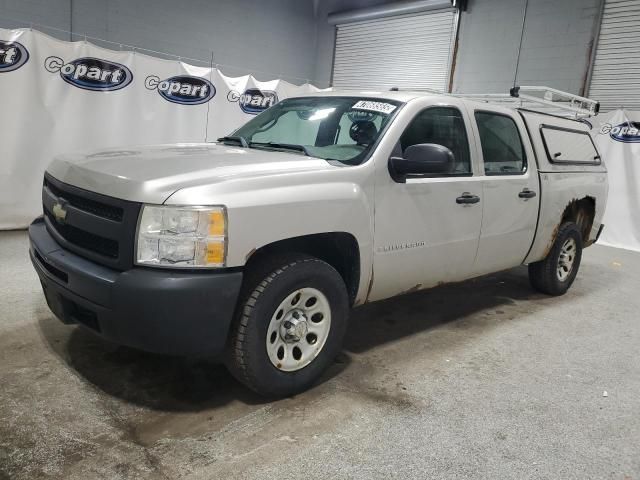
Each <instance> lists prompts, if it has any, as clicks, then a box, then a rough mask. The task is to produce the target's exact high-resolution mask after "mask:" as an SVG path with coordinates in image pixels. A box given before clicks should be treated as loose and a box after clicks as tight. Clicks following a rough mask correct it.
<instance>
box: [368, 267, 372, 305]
mask: <svg viewBox="0 0 640 480" xmlns="http://www.w3.org/2000/svg"><path fill="white" fill-rule="evenodd" d="M372 288H373V267H372V268H371V278H370V279H369V286H368V287H367V299H366V301H369V295H371V289H372Z"/></svg>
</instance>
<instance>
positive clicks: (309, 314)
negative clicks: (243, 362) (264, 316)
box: [266, 287, 331, 372]
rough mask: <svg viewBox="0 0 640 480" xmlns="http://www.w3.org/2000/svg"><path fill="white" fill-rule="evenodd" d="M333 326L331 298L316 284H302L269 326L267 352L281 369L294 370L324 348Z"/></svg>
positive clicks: (274, 363)
mask: <svg viewBox="0 0 640 480" xmlns="http://www.w3.org/2000/svg"><path fill="white" fill-rule="evenodd" d="M330 329H331V308H330V305H329V300H327V297H325V295H324V294H323V293H322V292H321V291H320V290H316V289H315V288H310V287H305V288H300V289H298V290H296V291H294V292H292V293H290V294H289V295H287V297H286V298H285V299H284V300H283V301H282V302H280V305H278V308H276V310H275V312H273V315H272V317H271V321H270V322H269V328H267V338H266V346H267V355H268V356H269V360H270V361H271V363H272V364H273V366H274V367H276V368H277V369H278V370H282V371H284V372H295V371H296V370H300V369H302V368H304V367H306V366H307V365H309V364H310V363H311V362H312V361H313V360H314V359H315V358H316V357H317V356H318V355H319V354H320V352H321V351H322V348H323V347H324V344H325V343H326V341H327V337H328V336H329V330H330Z"/></svg>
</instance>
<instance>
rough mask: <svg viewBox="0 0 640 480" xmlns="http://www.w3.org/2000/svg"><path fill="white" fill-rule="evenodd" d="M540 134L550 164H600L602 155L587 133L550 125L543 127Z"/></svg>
mask: <svg viewBox="0 0 640 480" xmlns="http://www.w3.org/2000/svg"><path fill="white" fill-rule="evenodd" d="M540 132H541V133H542V140H543V142H544V147H545V149H546V150H547V157H548V158H549V161H550V162H552V163H586V164H591V165H599V164H600V155H598V151H597V150H596V147H595V145H594V144H593V140H592V139H591V135H589V134H588V133H587V132H582V131H580V130H571V129H568V128H560V127H553V126H550V125H543V126H542V127H541V128H540Z"/></svg>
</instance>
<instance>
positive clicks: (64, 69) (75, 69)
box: [44, 57, 133, 92]
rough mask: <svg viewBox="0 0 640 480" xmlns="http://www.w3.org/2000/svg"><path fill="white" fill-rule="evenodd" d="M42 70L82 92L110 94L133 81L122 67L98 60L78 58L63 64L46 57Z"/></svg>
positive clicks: (55, 59) (56, 59)
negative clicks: (58, 75)
mask: <svg viewBox="0 0 640 480" xmlns="http://www.w3.org/2000/svg"><path fill="white" fill-rule="evenodd" d="M44 68H45V69H46V70H47V71H48V72H51V73H58V72H59V73H60V77H61V78H62V79H63V80H64V81H65V82H67V83H69V84H71V85H73V86H74V87H78V88H83V89H84V90H93V91H102V92H112V91H114V90H120V89H122V88H124V87H126V86H127V85H129V84H130V83H131V82H132V81H133V73H131V70H129V69H128V68H127V67H125V66H124V65H120V64H119V63H115V62H110V61H108V60H101V59H99V58H92V57H85V58H78V59H77V60H73V61H72V62H69V63H65V61H64V60H62V59H61V58H60V57H48V58H47V59H46V60H45V61H44Z"/></svg>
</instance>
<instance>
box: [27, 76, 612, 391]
mask: <svg viewBox="0 0 640 480" xmlns="http://www.w3.org/2000/svg"><path fill="white" fill-rule="evenodd" d="M523 88H524V87H523ZM560 93H561V92H560ZM518 95H519V92H518V90H517V89H516V90H515V91H513V92H512V96H513V97H514V98H515V97H518ZM553 95H555V93H554V91H552V92H551V95H549V92H546V93H545V95H544V96H543V97H542V98H541V100H540V102H541V103H542V104H545V103H548V104H554V103H555V102H554V99H553ZM521 96H524V94H521ZM570 97H571V101H570V102H569V103H566V102H565V103H563V104H562V105H564V106H566V105H569V104H570V105H575V104H576V102H577V105H578V106H577V107H575V108H573V110H571V112H573V111H574V110H575V111H576V112H578V113H585V112H586V113H594V112H595V110H596V108H597V106H594V105H595V102H591V101H590V100H588V99H582V98H581V97H574V96H570ZM559 104H560V103H559ZM567 108H569V107H567ZM576 115H577V114H576ZM578 116H580V115H578ZM607 188H608V187H607V174H606V170H605V166H604V164H603V163H602V160H601V159H600V156H599V154H598V152H597V151H596V148H595V145H594V143H593V141H592V139H591V137H590V135H589V127H588V125H587V124H585V123H584V122H583V121H576V120H575V119H573V120H571V119H567V118H564V117H560V116H555V115H551V114H548V113H542V112H540V111H531V110H527V109H525V108H511V107H505V106H501V105H500V104H499V103H495V102H491V101H489V102H488V101H480V100H473V99H471V98H468V97H458V96H453V95H438V94H433V93H425V92H399V91H390V92H349V91H344V92H320V93H317V94H313V95H309V96H306V97H300V98H289V99H286V100H283V101H281V102H280V103H278V104H276V105H274V106H273V107H271V108H269V109H267V110H266V111H265V112H263V113H261V114H260V115H257V116H256V117H255V118H253V119H252V120H251V121H249V122H248V123H246V124H245V125H244V126H242V127H241V128H239V129H238V130H236V131H235V132H233V134H231V135H230V136H228V137H224V138H221V139H219V140H218V142H217V143H206V144H180V145H159V146H147V147H131V148H126V149H119V150H105V151H97V152H93V153H89V154H84V155H67V156H62V157H59V158H56V159H55V160H54V161H53V162H52V163H51V165H50V166H49V167H48V169H47V172H46V173H45V177H44V184H43V188H42V202H43V207H44V215H43V216H42V217H39V218H38V219H36V220H35V221H34V222H33V224H32V225H31V226H30V228H29V236H30V241H31V247H30V254H31V259H32V261H33V264H34V266H35V268H36V270H37V272H38V275H39V277H40V280H41V282H42V287H43V290H44V293H45V296H46V299H47V302H48V304H49V307H50V308H51V310H52V311H53V313H54V314H55V315H56V316H57V317H58V318H59V319H60V320H62V321H63V322H65V323H77V324H80V325H82V326H83V327H86V328H88V329H90V330H91V331H93V332H95V333H96V334H98V335H100V336H102V337H103V338H105V339H108V340H110V341H113V342H116V343H118V344H123V345H128V346H131V347H135V348H139V349H143V350H147V351H152V352H161V353H167V354H178V355H211V356H219V357H220V358H221V359H223V361H224V362H225V363H226V364H227V365H228V367H229V369H230V371H231V372H232V373H233V374H234V375H235V376H236V377H237V378H238V379H239V380H240V381H241V382H243V383H245V384H246V385H247V386H248V387H250V388H252V389H253V390H255V391H257V392H259V393H262V394H265V395H270V396H282V395H290V394H294V393H296V392H300V391H302V390H304V389H306V388H308V387H309V386H311V385H312V384H313V382H314V381H316V380H317V378H318V377H319V376H320V375H321V373H322V372H323V370H324V369H325V368H327V366H328V365H329V364H330V363H331V362H332V360H333V358H334V357H335V355H336V354H337V353H338V352H339V351H340V348H341V342H342V339H343V336H344V333H345V330H346V328H347V320H348V317H349V310H350V308H352V307H355V306H358V305H362V304H364V303H367V302H372V301H376V300H381V299H384V298H389V297H392V296H395V295H401V294H403V293H407V292H415V291H417V290H421V289H426V288H430V287H433V286H436V285H440V284H442V283H448V282H459V281H462V280H465V279H469V278H472V277H476V276H479V275H484V274H487V273H491V272H496V271H500V270H504V269H508V268H512V267H515V266H517V265H522V264H528V266H529V276H530V279H531V284H532V285H533V287H534V288H535V289H537V290H539V291H541V292H544V293H547V294H550V295H561V294H563V293H564V292H566V291H567V289H568V288H569V287H570V286H571V284H572V283H573V281H574V279H575V277H576V274H577V273H578V268H579V266H580V259H581V256H582V249H583V248H584V247H586V246H589V245H591V244H592V243H594V242H595V241H596V240H597V238H598V235H599V233H600V231H601V230H602V224H601V219H602V215H603V212H604V208H605V203H606V198H607Z"/></svg>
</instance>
